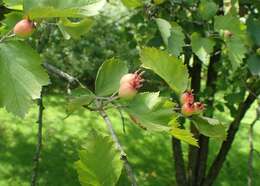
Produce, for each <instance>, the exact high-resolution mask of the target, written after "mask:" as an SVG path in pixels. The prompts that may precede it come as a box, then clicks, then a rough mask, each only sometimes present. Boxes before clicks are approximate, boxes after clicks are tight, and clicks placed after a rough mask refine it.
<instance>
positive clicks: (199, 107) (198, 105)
mask: <svg viewBox="0 0 260 186" xmlns="http://www.w3.org/2000/svg"><path fill="white" fill-rule="evenodd" d="M204 109H205V104H204V103H201V102H195V103H194V110H195V111H194V114H201V113H202V112H203V110H204Z"/></svg>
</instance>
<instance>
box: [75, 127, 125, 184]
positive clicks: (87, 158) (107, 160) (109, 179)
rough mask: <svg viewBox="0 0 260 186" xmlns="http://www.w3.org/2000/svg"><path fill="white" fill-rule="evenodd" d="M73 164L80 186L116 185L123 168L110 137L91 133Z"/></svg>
mask: <svg viewBox="0 0 260 186" xmlns="http://www.w3.org/2000/svg"><path fill="white" fill-rule="evenodd" d="M85 142H86V144H85V146H84V149H83V150H81V151H80V152H79V157H80V160H79V161H77V162H76V163H75V167H76V169H77V172H78V175H79V181H80V183H81V185H82V186H112V185H116V183H117V181H118V179H119V177H120V175H121V171H122V168H123V162H122V160H120V153H119V151H118V150H117V149H116V147H115V145H114V143H113V141H112V139H111V137H109V136H103V135H101V134H100V133H97V132H95V131H92V132H91V133H90V134H89V136H88V138H87V139H86V140H85Z"/></svg>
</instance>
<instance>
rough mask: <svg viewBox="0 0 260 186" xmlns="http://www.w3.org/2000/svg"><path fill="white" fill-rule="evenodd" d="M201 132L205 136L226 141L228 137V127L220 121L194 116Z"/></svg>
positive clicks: (193, 118)
mask: <svg viewBox="0 0 260 186" xmlns="http://www.w3.org/2000/svg"><path fill="white" fill-rule="evenodd" d="M192 120H193V121H194V123H195V126H196V128H197V129H198V130H199V132H200V133H201V134H203V135H205V136H208V137H212V138H219V139H221V140H225V139H226V136H227V132H226V127H225V126H224V125H222V124H221V123H220V122H219V121H218V120H216V119H212V118H207V117H203V116H192Z"/></svg>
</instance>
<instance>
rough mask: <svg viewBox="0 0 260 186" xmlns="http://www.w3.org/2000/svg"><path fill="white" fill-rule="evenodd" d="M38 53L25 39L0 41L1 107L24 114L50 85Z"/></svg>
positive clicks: (20, 114)
mask: <svg viewBox="0 0 260 186" xmlns="http://www.w3.org/2000/svg"><path fill="white" fill-rule="evenodd" d="M41 62H42V61H41V58H40V56H39V54H38V53H37V52H36V51H34V50H33V49H32V48H31V47H29V46H28V45H26V44H25V43H23V42H19V41H8V42H4V43H0V90H1V91H0V107H5V108H6V109H7V111H9V112H12V113H13V114H15V115H18V116H20V117H23V116H24V115H25V114H26V113H27V111H28V109H29V108H30V106H31V104H32V99H37V98H40V94H41V90H42V86H44V85H48V84H49V78H48V75H47V73H46V72H45V71H44V70H43V68H42V67H41Z"/></svg>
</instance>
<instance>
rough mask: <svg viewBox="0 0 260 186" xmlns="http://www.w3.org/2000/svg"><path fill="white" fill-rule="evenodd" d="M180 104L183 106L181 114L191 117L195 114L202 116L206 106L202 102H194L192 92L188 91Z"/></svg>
mask: <svg viewBox="0 0 260 186" xmlns="http://www.w3.org/2000/svg"><path fill="white" fill-rule="evenodd" d="M180 102H181V104H182V107H181V113H182V114H183V115H184V116H186V117H189V116H191V115H195V114H201V113H202V112H203V110H204V109H205V104H204V103H202V102H194V95H193V93H192V90H187V91H185V92H184V93H183V94H182V95H181V99H180Z"/></svg>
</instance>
